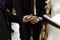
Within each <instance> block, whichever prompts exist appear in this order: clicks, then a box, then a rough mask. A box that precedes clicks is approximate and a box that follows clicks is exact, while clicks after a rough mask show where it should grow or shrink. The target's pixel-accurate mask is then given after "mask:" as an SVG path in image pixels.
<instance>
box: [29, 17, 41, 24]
mask: <svg viewBox="0 0 60 40" xmlns="http://www.w3.org/2000/svg"><path fill="white" fill-rule="evenodd" d="M41 20H42V18H41V17H38V18H36V19H33V20H31V21H30V22H31V24H36V23H38V22H39V21H41Z"/></svg>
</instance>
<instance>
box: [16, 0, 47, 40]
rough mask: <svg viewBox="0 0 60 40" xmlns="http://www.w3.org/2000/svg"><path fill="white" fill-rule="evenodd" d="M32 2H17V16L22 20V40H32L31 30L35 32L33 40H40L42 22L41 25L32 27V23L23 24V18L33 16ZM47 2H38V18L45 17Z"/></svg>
mask: <svg viewBox="0 0 60 40" xmlns="http://www.w3.org/2000/svg"><path fill="white" fill-rule="evenodd" d="M31 1H32V0H16V5H15V6H16V7H15V9H16V14H17V16H18V17H19V18H20V19H21V23H20V38H21V40H30V39H29V38H30V36H31V29H32V30H33V39H34V40H39V35H40V32H41V29H42V21H41V23H40V22H39V23H37V24H34V25H32V24H31V23H23V22H22V18H23V16H24V15H29V14H31ZM45 1H46V0H36V7H37V8H36V10H37V16H39V17H43V15H44V14H45V5H46V4H45Z"/></svg>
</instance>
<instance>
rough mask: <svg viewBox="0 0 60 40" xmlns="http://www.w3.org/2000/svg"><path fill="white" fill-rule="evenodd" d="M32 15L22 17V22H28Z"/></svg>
mask: <svg viewBox="0 0 60 40" xmlns="http://www.w3.org/2000/svg"><path fill="white" fill-rule="evenodd" d="M31 16H32V15H25V16H24V17H23V20H22V21H23V22H30V20H29V19H30V17H31Z"/></svg>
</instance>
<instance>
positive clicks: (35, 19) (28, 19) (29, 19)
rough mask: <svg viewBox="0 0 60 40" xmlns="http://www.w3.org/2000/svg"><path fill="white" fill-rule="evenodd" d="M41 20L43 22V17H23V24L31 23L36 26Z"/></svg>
mask: <svg viewBox="0 0 60 40" xmlns="http://www.w3.org/2000/svg"><path fill="white" fill-rule="evenodd" d="M41 20H42V18H41V17H35V16H33V17H32V15H25V16H24V17H23V20H22V21H23V22H30V23H31V24H36V23H38V22H39V21H41Z"/></svg>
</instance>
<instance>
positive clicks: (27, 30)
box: [20, 22, 42, 40]
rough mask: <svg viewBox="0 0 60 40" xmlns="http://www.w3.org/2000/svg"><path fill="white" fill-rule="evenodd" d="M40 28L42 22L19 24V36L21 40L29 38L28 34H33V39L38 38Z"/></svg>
mask: <svg viewBox="0 0 60 40" xmlns="http://www.w3.org/2000/svg"><path fill="white" fill-rule="evenodd" d="M41 29H42V22H39V23H36V24H34V25H33V24H31V23H23V24H22V25H21V26H20V38H21V40H30V36H31V35H32V36H33V40H39V36H40V32H41ZM31 30H32V31H33V32H32V34H31Z"/></svg>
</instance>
